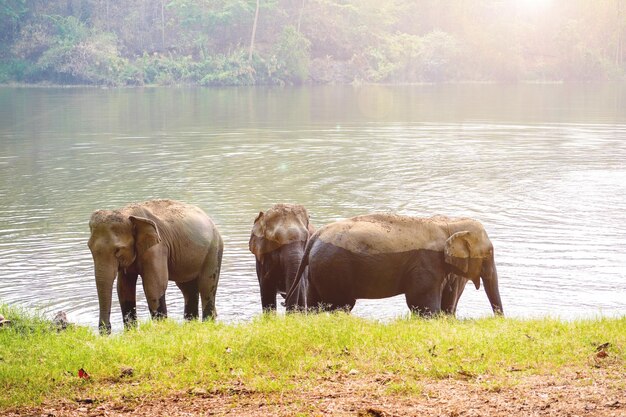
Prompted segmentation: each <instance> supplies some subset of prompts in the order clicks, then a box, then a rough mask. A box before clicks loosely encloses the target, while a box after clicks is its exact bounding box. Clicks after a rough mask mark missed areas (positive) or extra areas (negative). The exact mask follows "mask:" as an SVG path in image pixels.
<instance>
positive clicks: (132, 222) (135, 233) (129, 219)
mask: <svg viewBox="0 0 626 417" xmlns="http://www.w3.org/2000/svg"><path fill="white" fill-rule="evenodd" d="M89 228H90V230H91V237H90V238H89V242H88V246H89V249H90V250H91V255H92V257H93V260H94V272H95V277H96V288H97V290H98V301H99V304H100V318H99V321H98V323H99V328H100V331H101V332H107V333H108V332H110V331H111V324H110V315H111V297H112V292H113V282H114V280H115V278H116V276H118V273H125V274H126V273H127V274H134V275H135V277H136V275H137V273H138V272H139V271H136V270H135V269H136V268H134V264H135V260H136V259H137V258H138V257H141V256H142V254H143V253H145V252H146V251H147V250H148V249H150V248H151V247H152V246H154V245H156V244H158V243H159V242H160V241H161V236H160V234H159V230H158V228H157V225H156V223H155V222H154V221H153V220H151V219H149V218H146V217H139V216H135V215H130V214H127V213H124V212H122V211H119V210H115V211H109V210H98V211H96V212H94V213H93V215H92V216H91V220H90V221H89ZM133 291H134V289H133Z"/></svg>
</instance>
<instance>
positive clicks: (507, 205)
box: [0, 85, 626, 328]
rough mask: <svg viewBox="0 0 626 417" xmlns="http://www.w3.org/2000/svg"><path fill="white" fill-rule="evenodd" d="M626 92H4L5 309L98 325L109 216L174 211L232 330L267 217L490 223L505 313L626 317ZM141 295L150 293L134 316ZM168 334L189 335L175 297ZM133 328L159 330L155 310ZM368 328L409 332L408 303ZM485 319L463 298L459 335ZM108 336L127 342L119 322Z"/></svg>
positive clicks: (388, 304) (380, 309) (397, 303)
mask: <svg viewBox="0 0 626 417" xmlns="http://www.w3.org/2000/svg"><path fill="white" fill-rule="evenodd" d="M625 93H626V89H625V88H623V87H616V86H577V87H571V86H570V87H568V86H560V85H557V86H514V87H503V86H475V85H474V86H471V85H470V86H437V87H436V86H415V87H407V86H403V87H361V88H352V87H332V88H327V87H320V88H293V89H253V88H245V89H122V90H100V89H15V88H4V89H0V108H2V109H3V111H2V112H0V184H2V187H0V302H5V303H9V304H19V305H23V306H29V307H39V308H42V309H43V310H44V311H49V312H55V311H57V310H61V309H62V310H65V311H67V312H68V316H69V318H70V320H72V321H76V322H80V323H83V324H89V325H92V326H93V325H95V324H96V323H95V322H96V321H97V315H98V302H97V297H96V289H95V283H94V279H93V272H92V261H91V255H90V253H89V250H88V248H87V244H86V242H87V239H88V234H89V231H88V220H89V216H90V215H91V212H92V211H94V210H96V209H100V208H116V207H120V206H123V205H124V204H126V203H128V202H132V201H142V200H146V199H151V198H174V199H179V200H183V201H187V202H190V203H194V204H197V205H199V206H200V207H202V208H203V209H204V210H205V211H206V212H207V213H209V215H210V216H211V217H213V219H214V220H215V222H216V223H217V224H218V227H219V228H220V231H221V233H222V235H223V237H224V240H225V254H224V260H223V266H222V277H221V280H220V285H219V288H218V298H217V308H218V315H219V318H220V319H221V320H225V321H233V320H240V319H248V318H250V317H253V316H255V315H257V314H259V313H260V311H261V308H260V296H259V290H258V283H257V279H256V275H255V268H254V257H253V256H252V254H250V253H249V252H248V249H247V242H248V237H249V233H250V228H251V226H252V223H253V220H254V217H255V215H256V214H257V213H258V212H259V210H262V209H266V208H267V207H269V206H270V205H271V204H273V203H276V202H298V203H301V204H304V205H305V206H306V207H307V208H308V210H309V212H310V213H311V215H312V221H313V222H314V224H316V225H323V224H325V223H328V222H331V221H334V220H336V219H340V218H344V217H349V216H353V215H357V214H363V213H369V212H373V211H396V212H399V213H403V214H411V215H420V216H428V215H431V214H436V213H440V214H447V215H451V216H470V217H475V218H478V219H479V220H481V221H482V222H483V223H484V224H485V226H486V228H487V231H488V232H489V234H490V237H491V239H492V240H493V242H494V245H495V249H496V262H497V264H498V271H499V273H500V290H501V295H502V300H503V303H504V308H505V312H506V313H507V314H508V315H512V316H521V317H529V316H537V315H552V316H559V317H564V318H573V317H589V316H594V315H597V314H606V315H615V314H624V313H625V312H626V297H625V295H626V279H625V275H626V257H625V256H624V253H626V242H625V241H624V236H626V165H625V164H624V162H625V161H626V110H625V109H626V107H625V106H624V105H623V104H624V98H625V97H626V95H625ZM141 293H142V291H141V290H139V291H138V295H139V296H140V297H142V296H143V294H141ZM167 300H168V304H169V308H170V315H171V316H172V317H174V318H177V319H180V318H181V317H182V304H183V302H182V296H181V295H180V292H179V291H178V289H177V288H176V286H174V285H172V286H171V288H170V289H169V291H168V295H167ZM138 308H139V315H140V316H141V317H142V318H145V317H147V316H148V313H147V306H146V304H145V301H144V300H143V299H140V300H139V302H138ZM354 311H355V314H358V315H361V316H365V317H370V318H388V317H393V316H398V315H402V314H406V312H407V308H406V305H405V304H404V298H403V297H395V298H393V299H388V300H375V301H372V300H361V301H359V302H357V306H356V307H355V310H354ZM488 314H490V308H489V305H488V302H487V298H486V295H485V294H484V292H483V291H482V290H481V291H475V290H474V289H473V286H471V288H470V287H468V288H467V290H466V292H465V294H464V295H463V297H462V299H461V301H460V305H459V315H460V316H463V317H476V316H483V315H488ZM112 322H113V324H114V327H115V326H118V328H119V327H121V317H120V312H119V306H118V305H117V302H115V303H114V306H113V317H112Z"/></svg>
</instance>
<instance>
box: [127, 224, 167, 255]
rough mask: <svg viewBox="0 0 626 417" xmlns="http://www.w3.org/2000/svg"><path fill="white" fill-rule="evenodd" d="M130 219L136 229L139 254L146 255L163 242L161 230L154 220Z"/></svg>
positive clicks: (136, 245)
mask: <svg viewBox="0 0 626 417" xmlns="http://www.w3.org/2000/svg"><path fill="white" fill-rule="evenodd" d="M129 219H130V221H131V222H132V223H133V226H134V228H135V247H136V248H137V252H138V253H144V252H145V251H147V250H148V249H150V248H151V247H153V246H154V245H157V244H158V243H160V242H161V235H160V234H159V229H158V228H157V225H156V223H155V222H154V221H153V220H150V219H146V218H145V217H137V216H130V217H129Z"/></svg>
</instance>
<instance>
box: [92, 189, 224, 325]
mask: <svg viewBox="0 0 626 417" xmlns="http://www.w3.org/2000/svg"><path fill="white" fill-rule="evenodd" d="M89 228H90V230H91V237H90V238H89V243H88V245H89V249H90V250H91V254H92V256H93V260H94V270H95V277H96V287H97V289H98V301H99V303H100V318H99V322H98V324H99V329H100V332H101V333H110V331H111V323H110V315H111V296H112V291H113V281H114V280H115V277H116V276H117V294H118V297H119V302H120V306H121V308H122V316H123V319H124V324H125V326H130V325H133V324H134V323H135V321H136V319H137V310H136V285H137V277H138V276H139V275H141V279H142V283H143V288H144V292H145V294H146V299H147V301H148V308H149V310H150V314H151V316H152V317H153V318H158V317H167V307H166V304H165V290H166V289H167V282H168V280H169V281H174V282H176V285H177V286H178V288H180V290H181V291H182V293H183V296H184V297H185V318H187V319H193V318H197V317H198V294H199V295H200V298H201V300H202V318H203V319H207V318H214V317H215V316H216V310H215V293H216V290H217V283H218V281H219V275H220V267H221V262H222V253H223V250H224V244H223V242H222V238H221V236H220V234H219V232H218V230H217V228H216V227H215V224H213V221H212V220H211V219H210V218H209V216H207V215H206V213H204V212H203V211H202V210H201V209H200V208H198V207H196V206H193V205H190V204H185V203H181V202H178V201H172V200H152V201H146V202H143V203H136V204H130V205H128V206H126V207H123V208H121V209H119V210H98V211H96V212H94V213H93V214H92V216H91V220H90V221H89Z"/></svg>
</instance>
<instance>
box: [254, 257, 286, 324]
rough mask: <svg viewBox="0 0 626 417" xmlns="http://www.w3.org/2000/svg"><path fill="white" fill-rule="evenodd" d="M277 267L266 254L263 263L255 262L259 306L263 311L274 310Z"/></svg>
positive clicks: (278, 272) (276, 290)
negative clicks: (259, 296)
mask: <svg viewBox="0 0 626 417" xmlns="http://www.w3.org/2000/svg"><path fill="white" fill-rule="evenodd" d="M278 269H279V268H278V266H277V265H276V264H275V262H274V260H273V258H272V257H271V256H267V257H266V258H265V263H263V264H262V263H260V262H259V261H257V262H256V273H257V277H258V278H259V287H260V289H261V306H262V307H263V312H264V313H268V312H272V311H276V293H277V292H278V283H277V279H276V278H277V275H279V274H280V271H278Z"/></svg>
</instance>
